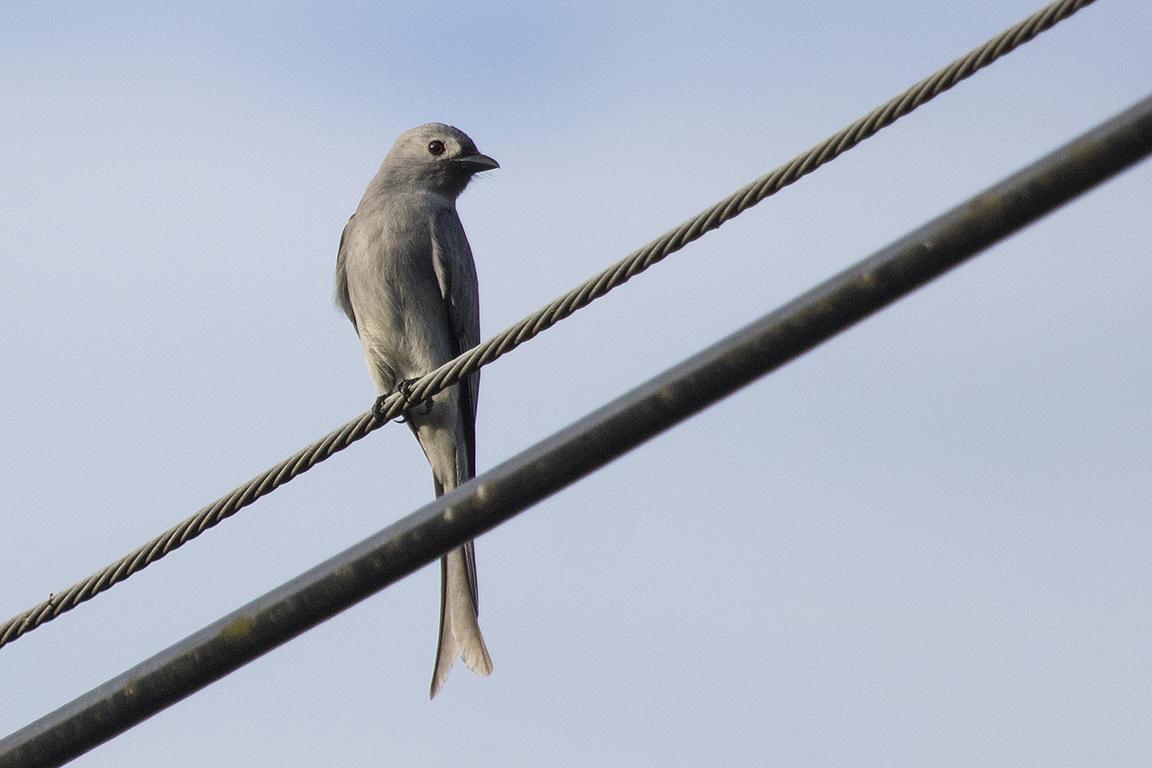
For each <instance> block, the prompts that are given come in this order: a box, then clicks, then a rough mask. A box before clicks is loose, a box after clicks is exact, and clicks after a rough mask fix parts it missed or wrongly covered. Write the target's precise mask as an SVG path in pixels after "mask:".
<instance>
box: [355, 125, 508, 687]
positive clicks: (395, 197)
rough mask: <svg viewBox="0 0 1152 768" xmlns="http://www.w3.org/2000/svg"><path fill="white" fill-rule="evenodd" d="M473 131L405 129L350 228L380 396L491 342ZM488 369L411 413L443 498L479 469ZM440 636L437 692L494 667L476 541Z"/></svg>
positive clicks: (456, 568)
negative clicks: (479, 405)
mask: <svg viewBox="0 0 1152 768" xmlns="http://www.w3.org/2000/svg"><path fill="white" fill-rule="evenodd" d="M498 167H499V165H498V164H497V163H496V161H495V160H493V159H492V158H490V157H488V156H487V155H482V154H480V153H479V152H477V151H476V145H475V144H474V143H473V142H472V139H470V138H468V136H466V135H465V134H464V133H463V132H462V131H460V130H458V129H456V128H453V127H452V126H450V125H444V124H443V123H429V124H427V125H422V126H420V127H419V128H413V129H412V130H410V131H406V132H405V133H403V134H401V135H400V137H399V138H398V139H397V140H396V144H395V145H394V146H393V147H392V150H391V151H390V152H389V153H388V156H387V157H386V158H384V162H383V164H382V165H381V166H380V170H379V171H378V172H377V173H376V176H375V178H373V179H372V182H371V183H370V184H369V185H368V189H367V191H365V193H364V197H363V198H362V199H361V200H360V205H359V207H357V209H356V213H355V214H353V215H352V218H351V219H349V220H348V224H347V226H345V227H344V234H343V235H342V236H341V238H340V251H339V254H338V256H337V257H336V301H337V303H338V304H339V305H340V307H341V308H343V310H344V311H345V312H346V313H347V315H348V318H349V319H350V320H351V321H352V324H353V325H354V326H355V328H356V333H357V335H359V337H360V343H361V345H362V346H363V348H364V357H365V359H366V360H367V362H368V370H369V372H370V373H371V375H372V380H373V382H374V383H375V384H376V390H377V391H378V392H379V393H380V394H387V393H390V392H393V391H395V390H396V388H397V386H398V385H399V384H400V383H401V382H402V381H405V380H408V379H413V378H416V377H418V376H422V375H423V374H426V373H428V372H429V371H431V370H433V369H434V368H437V367H438V366H440V365H442V364H443V363H445V362H447V361H449V360H451V359H452V358H454V357H456V356H457V355H459V354H460V353H461V352H463V351H465V350H467V349H469V348H471V347H474V346H476V345H477V344H478V343H479V342H480V299H479V292H478V289H477V286H476V267H475V265H474V264H473V262H472V250H471V248H469V246H468V239H467V237H465V235H464V228H463V226H462V225H461V224H460V218H459V217H458V216H457V215H456V198H457V197H458V196H459V195H460V193H461V192H463V191H464V188H465V187H466V186H467V185H468V182H469V180H470V179H471V178H472V175H473V174H475V173H479V172H480V171H485V170H490V169H492V168H498ZM479 387H480V374H479V372H477V373H474V374H472V375H471V376H469V377H468V378H467V379H464V380H462V381H461V382H460V383H459V384H457V385H455V386H452V387H449V388H448V389H446V390H444V391H443V392H440V393H439V394H437V395H436V396H435V397H433V398H432V401H431V407H430V408H429V409H427V410H425V409H426V406H418V407H416V408H414V409H412V411H410V412H409V413H408V414H407V419H408V425H409V426H410V427H411V428H412V432H413V433H414V434H415V435H416V439H417V440H419V441H420V447H421V448H423V449H424V455H425V456H426V457H427V458H428V463H429V464H431V465H432V475H433V479H434V481H435V487H436V495H437V496H439V495H441V494H442V493H444V492H446V491H450V490H452V489H453V488H455V487H456V486H457V485H459V484H460V483H463V482H465V481H466V480H469V479H471V478H472V477H473V476H474V474H475V471H476V400H477V395H478V394H479ZM441 574H442V577H441V578H442V586H441V598H440V640H439V644H438V646H437V649H436V666H435V669H434V671H433V674H432V686H431V695H432V696H435V695H436V692H437V691H438V690H440V686H442V685H443V684H444V681H445V680H446V679H447V678H448V673H449V672H450V671H451V669H452V664H453V662H455V660H456V659H457V658H458V657H459V658H463V659H464V663H465V664H467V665H468V667H469V668H470V669H472V670H473V671H474V672H477V673H478V674H481V675H487V674H489V673H490V672H491V671H492V660H491V658H489V656H488V649H487V648H486V647H485V645H484V638H483V636H482V635H481V634H480V625H479V623H478V620H477V616H478V605H479V598H478V595H477V590H476V560H475V554H474V548H473V545H472V542H468V544H466V545H465V546H463V547H461V548H459V549H457V550H454V551H453V552H451V553H449V554H448V555H446V556H445V557H444V558H443V559H442V560H441Z"/></svg>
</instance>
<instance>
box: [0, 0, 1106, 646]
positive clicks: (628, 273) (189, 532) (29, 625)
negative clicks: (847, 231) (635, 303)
mask: <svg viewBox="0 0 1152 768" xmlns="http://www.w3.org/2000/svg"><path fill="white" fill-rule="evenodd" d="M1093 2H1095V0H1057V2H1053V3H1051V4H1050V5H1048V6H1046V7H1044V8H1042V9H1041V10H1039V11H1037V12H1036V13H1034V14H1032V15H1031V16H1029V17H1028V18H1026V19H1024V20H1023V21H1021V22H1020V23H1018V24H1016V25H1015V26H1013V27H1011V28H1009V29H1007V30H1005V31H1004V32H1002V33H1000V34H999V35H997V36H995V37H993V38H992V39H990V40H988V41H987V42H986V43H984V44H983V45H981V46H980V47H978V48H976V49H975V50H973V51H971V52H970V53H968V54H967V55H966V56H964V57H962V58H960V59H957V60H956V61H954V62H952V63H951V64H949V65H948V66H946V67H944V68H943V69H941V70H940V71H938V72H936V73H935V74H933V75H931V76H929V77H927V78H925V79H924V80H921V81H920V82H918V83H916V84H915V85H913V86H911V87H910V88H908V89H907V90H905V91H904V92H903V93H901V94H899V95H898V96H896V97H895V98H893V99H891V100H890V101H888V102H887V103H885V104H883V105H881V106H879V107H877V108H875V109H873V110H872V111H871V112H869V113H868V114H866V115H864V116H863V117H861V118H859V119H858V120H856V121H855V122H853V123H852V124H850V125H848V126H847V127H845V128H843V129H841V130H840V131H838V132H836V133H835V134H833V135H832V136H830V137H828V138H827V139H825V140H824V141H822V142H820V143H819V144H817V145H816V146H814V147H812V148H811V149H809V150H808V151H806V152H804V153H802V154H800V155H797V156H796V157H795V158H793V159H792V160H790V161H789V162H787V163H785V164H784V165H782V166H780V167H778V168H776V169H775V170H773V171H771V172H770V173H768V174H766V175H764V176H762V177H760V178H759V179H757V180H755V181H753V182H751V183H749V184H747V185H746V186H744V187H742V188H741V189H739V190H737V191H736V192H734V193H733V194H731V195H729V196H728V197H726V198H725V199H723V200H721V201H720V202H718V203H716V204H715V205H713V206H712V207H710V208H708V209H707V210H705V211H703V212H701V213H700V214H698V215H697V216H695V217H693V218H692V219H690V220H688V221H686V222H684V223H683V224H681V225H680V226H678V227H676V228H675V229H673V230H672V231H670V232H667V233H665V234H664V235H661V236H660V237H658V238H657V239H655V240H653V241H652V242H650V243H649V244H648V245H646V246H644V247H643V248H640V249H638V250H636V251H633V252H632V253H631V254H629V255H628V256H626V257H625V258H623V259H621V260H620V261H618V262H616V263H615V264H613V265H611V266H610V267H608V268H607V269H605V270H603V271H602V272H600V273H599V274H598V275H595V276H593V277H591V278H589V279H588V280H585V281H584V282H583V283H581V284H580V285H578V286H577V287H576V288H574V289H572V290H571V291H569V292H568V293H567V294H565V295H564V296H561V297H560V298H558V299H556V300H555V301H553V302H551V303H550V304H548V305H546V306H544V307H542V308H541V309H539V310H537V311H536V312H534V313H533V314H531V315H529V316H528V317H525V318H524V319H523V320H521V321H519V322H518V323H516V324H515V325H513V326H511V327H510V328H507V329H506V330H504V331H503V332H501V333H499V334H497V335H496V336H493V337H492V338H490V339H488V340H487V341H485V342H483V343H482V344H480V345H478V346H476V347H473V348H472V349H471V350H469V351H467V352H465V353H464V354H462V355H460V356H459V357H457V358H455V359H454V360H451V361H449V362H447V363H445V364H444V365H442V366H440V367H439V368H437V369H436V370H434V371H432V372H431V373H428V374H426V375H425V376H422V377H420V378H419V379H417V380H416V381H413V382H410V386H409V388H408V391H407V394H406V396H405V395H401V394H399V393H393V394H391V395H389V396H387V397H386V398H382V399H381V401H380V402H379V403H378V405H377V407H376V408H375V409H373V410H369V411H367V412H365V413H363V414H361V415H360V416H358V417H357V418H355V419H353V420H351V421H349V422H347V423H346V424H344V425H343V426H341V427H339V428H337V429H335V430H333V431H331V432H329V433H328V434H327V435H325V436H324V437H323V438H321V439H320V440H317V441H316V442H314V443H312V444H311V445H309V446H307V447H306V448H304V449H302V450H300V451H298V452H297V453H295V454H293V455H292V456H290V457H288V458H287V459H284V460H283V461H281V462H280V463H279V464H276V465H275V466H273V467H271V468H270V469H268V470H265V471H264V472H262V473H261V474H259V475H257V476H256V477H254V478H253V479H252V480H250V481H249V482H247V483H245V484H244V485H242V486H240V487H238V488H236V489H235V490H234V491H232V492H231V493H229V494H228V495H227V496H224V497H222V498H220V499H218V500H217V501H215V502H213V503H212V504H209V505H208V506H205V507H203V508H201V509H200V510H199V511H198V512H197V513H196V514H195V515H193V516H192V517H190V518H188V519H187V520H184V521H183V522H181V523H179V524H178V525H176V526H174V527H172V528H170V529H168V530H167V531H165V532H164V533H162V534H160V535H159V536H157V537H156V538H154V539H152V540H151V541H149V542H148V543H146V544H144V545H143V546H141V547H139V548H138V549H136V550H135V551H133V552H130V553H129V554H127V555H125V556H124V557H122V558H120V559H119V560H117V561H116V562H114V563H112V564H111V565H109V566H107V567H105V568H103V569H101V570H100V571H97V572H96V573H94V574H92V575H91V576H89V577H88V578H86V579H84V580H83V581H80V582H77V583H76V584H73V585H72V586H71V587H69V588H68V589H66V590H65V591H63V592H60V593H56V594H53V595H51V596H50V597H49V598H48V599H47V600H45V601H44V602H43V603H40V604H39V605H37V606H35V607H33V608H30V609H29V610H26V611H24V612H22V613H20V614H17V615H16V616H14V617H12V618H11V619H9V620H8V621H6V622H5V623H4V624H2V625H0V647H3V646H5V645H7V644H8V643H11V642H12V641H13V640H16V639H17V638H19V637H22V636H23V635H25V634H27V633H28V632H31V631H32V630H33V629H36V628H37V627H39V626H41V625H43V624H46V623H48V622H49V621H51V620H52V619H54V618H56V617H57V616H59V615H60V614H62V613H65V612H67V611H69V610H71V609H73V608H75V607H76V606H77V605H79V604H80V603H83V602H85V601H87V600H89V599H91V598H92V597H94V596H96V595H98V594H100V593H101V592H104V591H105V590H107V589H110V588H111V587H112V586H114V585H116V584H118V583H119V582H121V581H124V580H125V579H127V578H128V577H129V576H131V575H133V574H135V573H137V572H139V571H141V570H143V569H144V568H146V567H148V566H149V565H151V564H152V563H154V562H156V561H157V560H159V559H160V558H162V557H164V556H165V555H167V554H168V553H170V552H172V551H173V550H175V549H178V548H179V547H181V546H183V545H184V544H186V543H187V542H189V541H191V540H192V539H194V538H196V537H197V536H199V535H200V534H202V533H203V532H204V531H206V530H208V529H209V528H212V527H213V526H215V525H217V524H218V523H220V522H221V521H222V520H225V519H227V518H229V517H231V516H232V515H234V514H236V513H237V512H239V511H240V510H241V509H243V508H244V507H246V506H248V505H249V504H251V503H252V502H254V501H256V500H257V499H259V498H260V497H261V496H264V495H266V494H269V493H271V492H272V491H274V490H276V489H277V488H279V487H280V486H281V485H283V484H284V483H287V482H288V481H289V480H292V479H293V478H295V477H297V476H299V475H301V474H303V473H304V472H307V471H308V470H309V469H311V468H312V467H314V466H316V465H317V464H319V463H320V462H322V461H324V460H325V459H327V458H329V457H330V456H332V455H333V454H335V453H338V452H339V451H342V450H344V449H345V448H347V447H348V446H350V445H352V443H354V442H356V441H358V440H360V439H362V438H364V437H366V436H367V435H368V434H369V433H371V432H374V431H375V430H377V429H379V428H380V427H382V426H383V425H384V424H386V423H387V422H388V421H390V420H392V419H394V418H397V417H399V416H401V415H402V414H403V412H404V411H405V410H407V409H408V408H411V407H412V406H414V405H417V404H419V403H421V402H423V401H424V400H426V399H428V398H429V397H431V396H432V395H434V394H436V393H437V392H439V391H441V390H443V389H445V388H447V387H450V386H452V385H453V384H455V383H456V382H458V381H459V380H460V379H462V378H464V377H465V376H468V375H469V374H471V373H473V372H474V371H477V370H479V369H480V368H482V367H483V366H485V365H488V364H489V363H491V362H493V361H495V360H497V359H499V358H500V357H503V356H504V355H506V354H507V353H509V352H511V351H512V350H513V349H515V348H516V347H518V346H520V345H521V344H523V343H524V342H526V341H528V340H530V339H532V338H535V337H536V336H538V335H539V334H540V333H542V332H544V331H545V330H547V329H548V328H551V327H552V326H553V325H555V324H556V323H558V322H560V321H561V320H563V319H565V318H567V317H569V316H570V315H572V314H573V313H575V312H576V311H578V310H580V309H582V308H583V307H586V306H587V305H588V304H591V303H592V302H593V301H595V300H596V299H598V298H600V297H602V296H604V295H605V294H606V293H608V292H609V291H611V290H612V289H614V288H617V287H619V286H620V285H623V284H624V283H626V282H627V281H628V280H630V279H631V278H632V277H635V276H636V275H638V274H640V273H641V272H643V271H644V270H646V269H648V268H649V267H651V266H652V265H653V264H656V263H657V262H659V261H661V260H663V259H664V258H666V257H667V256H670V255H671V254H673V253H675V252H676V251H678V250H680V249H681V248H683V247H684V246H685V245H687V244H689V243H691V242H693V241H695V240H697V239H699V238H700V237H702V236H703V235H705V234H707V233H708V232H711V231H712V230H714V229H717V228H719V227H720V225H721V224H724V223H725V222H727V221H729V220H731V219H732V218H734V217H736V216H738V215H740V214H741V213H743V212H744V211H746V210H748V209H749V208H751V207H752V206H754V205H756V204H757V203H759V202H761V201H762V200H764V199H765V198H767V197H769V196H771V195H773V194H775V193H776V192H778V191H780V190H781V189H783V188H784V187H786V186H788V185H790V184H792V183H793V182H795V181H797V180H799V179H800V178H802V177H804V176H806V175H808V174H809V173H811V172H812V171H814V170H816V169H817V168H819V167H820V166H822V165H824V164H825V163H828V162H830V161H831V160H834V159H835V158H836V157H838V156H840V155H841V154H843V153H844V152H847V151H848V150H849V149H852V148H853V147H855V146H857V145H858V144H860V143H861V142H862V141H864V140H865V139H868V138H870V137H872V136H873V135H875V134H876V133H877V132H878V131H880V130H881V129H883V128H885V127H887V126H889V125H891V124H892V123H894V122H895V121H896V120H898V119H900V118H901V117H904V116H905V115H907V114H908V113H910V112H911V111H913V110H914V109H916V108H917V107H919V106H921V105H923V104H926V103H927V102H929V101H931V100H932V99H933V98H935V97H936V96H938V95H939V94H941V93H943V92H944V91H946V90H948V89H950V88H952V87H953V86H954V85H956V84H957V83H959V82H961V81H962V80H964V79H966V78H968V77H970V76H971V75H973V74H974V73H976V72H977V71H979V70H980V69H983V68H984V67H986V66H988V65H989V64H991V63H992V62H994V61H996V60H997V59H999V58H1000V57H1002V56H1004V55H1006V54H1008V53H1010V52H1011V51H1013V50H1015V49H1016V48H1017V47H1019V46H1020V45H1023V44H1024V43H1026V42H1028V41H1029V40H1031V39H1033V38H1034V37H1036V36H1037V35H1039V34H1040V33H1041V32H1044V31H1045V30H1047V29H1049V28H1051V27H1052V26H1054V25H1055V24H1057V23H1058V22H1060V21H1063V20H1064V19H1066V18H1068V17H1069V16H1071V15H1072V14H1074V13H1076V12H1077V11H1079V10H1080V9H1081V8H1083V7H1084V6H1087V5H1091V4H1092V3H1093ZM374 411H377V412H379V417H377V416H376V415H374Z"/></svg>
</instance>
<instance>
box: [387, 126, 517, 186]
mask: <svg viewBox="0 0 1152 768" xmlns="http://www.w3.org/2000/svg"><path fill="white" fill-rule="evenodd" d="M499 167H500V164H499V163H497V162H496V161H495V160H493V159H492V158H490V157H488V155H482V154H480V152H479V151H477V149H476V144H475V142H473V141H472V139H470V138H469V137H468V134H466V133H464V132H463V131H461V130H460V129H459V128H454V127H452V126H451V125H445V124H444V123H428V124H426V125H421V126H419V127H417V128H412V129H411V130H408V131H405V132H404V133H402V134H400V136H399V138H397V139H396V143H395V144H394V145H393V146H392V151H390V152H389V153H388V156H387V157H386V158H384V165H383V166H382V167H381V172H382V174H383V175H384V176H385V177H387V179H388V181H389V182H392V183H398V184H404V185H409V184H411V185H415V186H418V187H430V188H431V189H433V190H435V191H438V192H441V193H443V194H447V195H449V196H450V197H453V198H455V197H456V196H457V195H459V194H460V193H461V192H463V191H464V188H465V187H466V186H468V182H469V181H471V179H472V176H473V175H474V174H477V173H480V172H481V171H490V170H492V169H493V168H499Z"/></svg>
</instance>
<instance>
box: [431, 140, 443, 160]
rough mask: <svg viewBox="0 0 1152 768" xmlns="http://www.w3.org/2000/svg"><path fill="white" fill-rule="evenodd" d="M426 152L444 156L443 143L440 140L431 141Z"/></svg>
mask: <svg viewBox="0 0 1152 768" xmlns="http://www.w3.org/2000/svg"><path fill="white" fill-rule="evenodd" d="M428 151H429V152H431V153H432V154H433V155H437V156H439V155H442V154H444V142H442V141H440V139H432V141H430V142H428Z"/></svg>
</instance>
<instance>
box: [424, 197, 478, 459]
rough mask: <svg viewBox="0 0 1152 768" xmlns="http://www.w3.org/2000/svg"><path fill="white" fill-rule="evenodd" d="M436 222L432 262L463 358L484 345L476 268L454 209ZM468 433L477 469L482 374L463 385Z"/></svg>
mask: <svg viewBox="0 0 1152 768" xmlns="http://www.w3.org/2000/svg"><path fill="white" fill-rule="evenodd" d="M434 216H435V218H434V220H433V222H432V263H433V266H434V268H435V270H436V280H437V281H438V282H439V284H440V295H441V296H443V297H444V308H445V310H446V313H447V316H448V324H449V326H450V332H451V335H452V344H453V355H460V354H461V353H463V352H466V351H467V350H469V349H471V348H472V347H474V346H476V345H477V344H479V343H480V289H479V287H478V285H477V282H476V265H475V263H473V261H472V249H471V248H469V247H468V238H467V237H466V236H465V234H464V227H463V225H461V224H460V218H459V217H458V216H457V215H456V211H455V210H453V209H450V208H449V209H441V210H439V211H437V212H436V214H435V215H434ZM460 384H461V391H462V394H463V397H462V398H461V399H462V400H463V403H462V404H463V406H464V408H465V413H464V416H465V419H464V424H465V430H466V432H467V433H468V434H467V437H468V443H469V445H468V449H469V453H470V454H471V455H470V457H469V465H470V466H469V468H470V469H471V470H472V471H473V472H475V470H476V466H475V464H476V457H475V452H476V440H475V422H476V403H477V398H478V397H479V394H480V373H479V372H476V373H474V374H472V375H471V376H469V377H468V378H467V379H465V380H464V381H461V382H460Z"/></svg>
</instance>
